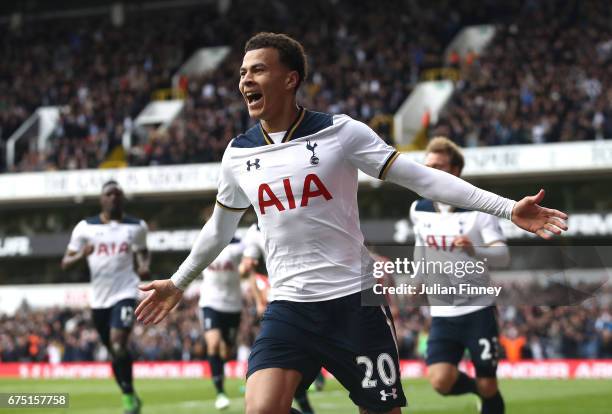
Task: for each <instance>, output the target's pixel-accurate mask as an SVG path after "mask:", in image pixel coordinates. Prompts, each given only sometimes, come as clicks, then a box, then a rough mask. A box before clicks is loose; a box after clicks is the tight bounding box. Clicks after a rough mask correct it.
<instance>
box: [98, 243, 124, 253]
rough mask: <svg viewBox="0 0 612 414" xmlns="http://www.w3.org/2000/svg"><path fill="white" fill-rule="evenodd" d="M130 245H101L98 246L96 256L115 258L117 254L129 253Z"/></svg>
mask: <svg viewBox="0 0 612 414" xmlns="http://www.w3.org/2000/svg"><path fill="white" fill-rule="evenodd" d="M129 252H130V245H129V244H128V243H127V242H123V243H99V244H98V245H96V255H98V256H114V255H116V254H122V253H129Z"/></svg>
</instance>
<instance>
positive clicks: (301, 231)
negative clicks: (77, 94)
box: [136, 33, 566, 414]
mask: <svg viewBox="0 0 612 414" xmlns="http://www.w3.org/2000/svg"><path fill="white" fill-rule="evenodd" d="M305 76H306V59H305V55H304V51H303V48H302V46H301V45H300V44H299V43H298V42H297V41H295V40H293V39H291V38H289V37H288V36H285V35H282V34H274V33H260V34H258V35H256V36H254V37H252V38H251V39H250V40H249V41H248V42H247V44H246V46H245V55H244V58H243V62H242V66H241V68H240V83H239V89H240V92H241V93H242V95H243V97H244V99H245V103H246V105H247V107H248V110H249V114H250V115H251V117H253V118H255V119H258V120H259V122H258V123H257V124H256V125H255V126H254V127H253V128H251V129H249V130H248V131H246V132H245V133H244V134H241V135H239V136H238V137H236V138H235V139H233V140H232V141H231V142H230V144H229V146H228V148H227V149H226V151H225V154H224V157H223V160H222V163H221V173H220V180H219V189H218V194H217V206H216V208H215V210H214V212H213V215H212V218H211V220H209V221H208V222H207V223H206V225H205V226H204V227H203V229H202V231H201V233H200V235H199V236H198V238H197V240H196V242H195V244H194V246H193V248H192V250H191V253H190V254H189V256H188V257H187V259H186V260H185V261H184V262H183V264H181V266H180V267H179V269H178V270H177V272H176V273H175V274H174V275H173V276H172V277H171V279H168V280H158V281H154V282H152V283H150V284H147V285H145V286H143V287H142V289H143V290H145V291H151V293H150V295H149V296H147V297H146V298H145V299H144V300H143V302H142V303H141V304H140V305H139V307H138V308H137V310H136V314H137V316H138V318H139V320H141V321H143V322H144V323H158V322H159V321H161V320H162V319H163V318H164V317H165V316H166V315H167V314H168V312H169V311H170V310H171V309H172V308H173V307H174V306H175V305H176V304H177V303H178V301H179V300H180V299H181V297H182V294H183V290H184V289H185V288H186V287H187V286H188V284H189V283H190V282H191V281H192V280H193V279H194V278H195V277H197V275H198V274H199V273H200V272H201V270H202V269H203V268H204V267H206V266H207V265H208V264H209V263H210V262H212V260H213V259H214V258H215V257H216V256H217V255H218V253H219V252H220V251H221V250H222V249H223V247H224V246H225V245H226V244H227V243H228V242H229V241H230V239H231V238H232V236H233V234H234V231H235V229H236V227H237V225H238V222H239V221H240V218H241V217H242V215H243V213H244V211H245V210H246V209H247V208H248V207H249V206H250V205H253V207H254V209H255V212H256V214H257V216H258V221H259V226H260V228H261V231H262V233H263V236H264V240H265V251H266V264H267V268H268V273H269V277H270V283H271V286H272V288H271V290H272V292H271V296H272V298H271V299H272V302H271V303H270V304H269V305H268V308H267V310H266V312H265V314H264V317H263V321H262V329H261V332H260V335H259V336H258V338H257V340H256V341H255V344H254V346H253V349H252V352H251V355H250V357H249V368H248V373H247V390H246V412H247V413H249V414H253V413H275V414H278V413H280V414H282V413H289V412H291V410H292V409H291V408H290V407H291V402H292V398H293V395H294V394H295V391H296V390H297V389H298V388H300V389H301V388H303V387H307V386H308V385H309V384H310V383H311V382H312V380H313V378H314V377H315V376H316V374H317V373H318V371H319V369H320V368H321V366H324V367H325V368H327V370H329V371H330V372H331V373H332V374H333V375H334V376H335V377H336V378H337V379H338V380H339V381H340V383H342V385H343V386H344V387H346V388H347V389H348V390H349V392H350V393H349V397H350V398H351V399H352V400H353V402H354V403H355V404H356V405H357V406H359V410H360V412H361V413H374V412H376V413H399V412H401V411H400V407H401V406H404V405H405V403H406V400H405V397H404V394H403V390H402V386H401V382H400V375H399V374H400V373H399V363H398V354H397V347H396V343H395V341H394V331H393V324H392V321H391V318H390V315H389V312H388V307H369V306H362V305H361V291H362V290H367V289H369V288H370V287H371V286H372V285H373V284H374V278H373V276H372V267H371V264H372V260H371V258H370V256H369V254H368V253H367V250H366V249H365V247H364V245H363V235H362V233H361V230H360V228H359V215H358V209H357V185H358V181H357V172H358V170H362V171H363V172H365V173H366V174H368V175H370V176H372V177H376V178H379V179H382V180H388V181H391V182H393V183H397V184H400V185H402V186H404V187H407V188H410V189H412V190H414V191H416V192H418V193H419V194H421V195H422V196H424V197H427V198H429V199H434V200H440V201H443V202H445V203H449V204H453V205H458V206H460V207H463V208H470V209H476V210H481V211H485V212H487V213H491V214H495V215H497V216H501V217H505V218H508V219H510V218H511V219H512V220H513V221H514V222H515V223H516V224H517V225H519V226H520V227H522V228H525V229H527V230H529V231H532V232H535V233H537V234H540V235H542V236H543V237H550V235H549V234H547V233H546V231H545V230H548V231H551V232H553V233H560V232H561V230H562V229H565V228H566V225H565V223H564V222H563V221H562V219H565V218H566V215H565V214H564V213H562V212H559V211H556V210H550V209H546V208H543V207H540V206H539V205H538V204H537V203H538V202H540V201H541V200H542V197H543V192H542V193H540V194H538V195H537V196H533V197H526V198H524V199H523V200H521V201H519V202H518V203H517V202H515V201H512V200H508V199H505V198H503V197H500V196H498V195H495V194H492V193H490V192H487V191H483V190H480V189H478V188H476V187H474V186H472V185H470V184H468V183H466V182H465V181H463V180H461V179H459V178H457V177H454V176H452V175H450V174H447V173H445V172H442V171H438V170H435V169H432V168H428V167H425V166H422V165H420V164H417V163H415V162H412V161H410V160H409V159H408V157H405V156H402V155H400V154H399V153H398V152H397V151H396V150H395V149H394V148H393V147H390V146H388V145H387V144H385V143H384V141H383V140H382V139H380V138H379V137H378V136H377V135H376V133H375V132H374V131H372V130H371V129H370V128H369V127H368V126H367V125H365V124H363V123H361V122H358V121H355V120H353V119H351V118H350V117H348V116H346V115H330V114H323V113H318V112H312V111H309V110H306V109H304V108H302V107H300V106H298V104H297V98H296V93H297V90H298V88H299V86H300V84H301V83H302V81H303V80H304V79H305Z"/></svg>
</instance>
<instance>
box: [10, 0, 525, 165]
mask: <svg viewBox="0 0 612 414" xmlns="http://www.w3.org/2000/svg"><path fill="white" fill-rule="evenodd" d="M253 3H255V4H253ZM450 4H452V10H453V11H452V13H450V14H449V16H448V19H445V20H444V22H443V23H441V22H440V20H439V18H438V16H439V13H440V12H441V11H443V10H447V9H448V8H450ZM248 5H249V9H250V10H252V11H255V12H254V13H249V14H248V15H245V14H244V13H242V10H243V8H244V7H245V2H244V1H233V2H231V3H230V7H229V9H227V10H225V11H221V10H219V9H217V8H216V7H214V5H205V4H204V5H199V6H197V8H183V9H180V8H179V9H170V10H164V11H163V12H156V13H153V12H151V11H147V12H144V11H136V12H129V13H127V14H126V22H125V23H124V24H123V25H122V26H115V25H112V24H111V23H110V22H109V18H108V16H103V17H98V18H94V17H90V18H80V19H78V20H77V19H74V18H73V19H54V20H49V21H29V20H27V19H24V21H23V22H22V23H21V24H20V25H16V24H13V23H12V22H11V21H10V20H8V19H6V20H4V21H3V22H2V21H0V38H2V41H1V42H0V50H1V51H2V55H3V56H4V57H5V59H3V62H2V63H0V121H1V122H0V125H2V128H1V131H0V137H1V142H2V143H3V144H4V143H5V141H6V139H7V138H8V137H9V136H10V135H11V134H12V133H13V132H14V131H15V130H16V129H17V128H18V127H19V125H21V124H22V123H23V122H24V121H25V120H26V119H27V118H28V117H29V116H30V115H31V114H32V113H33V112H34V111H35V110H36V108H38V107H39V106H43V105H59V106H61V107H62V108H63V109H62V110H61V116H60V121H59V123H58V126H57V128H56V129H55V131H54V132H53V134H52V137H51V138H50V141H49V145H48V147H47V148H45V149H44V150H42V151H37V150H36V148H31V150H30V151H28V150H24V151H25V152H24V153H23V154H22V156H20V157H19V160H18V163H17V165H16V166H15V167H13V168H12V169H11V171H36V170H49V169H79V168H95V167H97V166H99V165H100V163H102V162H103V161H104V160H105V159H106V158H107V156H108V155H109V152H110V151H111V150H112V149H113V148H114V147H116V146H118V145H119V144H120V143H121V142H122V138H123V135H124V134H132V135H133V140H132V142H133V144H134V145H133V147H132V148H131V150H130V151H129V154H127V161H128V162H129V164H130V165H160V164H176V163H190V162H207V161H217V160H219V159H220V156H221V153H222V151H223V149H224V148H225V146H226V145H227V142H228V140H229V139H230V138H231V137H233V136H235V135H236V134H237V133H238V132H240V131H242V130H244V129H245V128H246V127H247V126H248V124H249V122H250V120H249V119H248V116H247V113H246V111H245V109H244V104H243V102H242V99H241V98H240V96H239V94H238V91H237V87H236V83H237V74H236V73H237V70H236V68H237V67H238V66H239V63H240V59H241V56H242V45H243V43H244V41H245V40H246V39H247V38H248V36H249V35H250V34H252V33H254V32H257V31H259V30H269V31H287V32H288V33H289V34H292V35H295V36H297V37H298V38H300V39H301V40H302V41H303V43H304V45H305V47H306V48H307V51H308V52H309V60H310V63H311V67H312V68H314V71H313V73H312V74H311V76H310V77H309V79H308V80H307V83H306V85H305V88H303V97H302V98H303V99H302V102H303V103H304V105H305V106H306V107H308V108H311V109H314V110H321V111H329V112H332V113H340V112H342V113H347V114H349V115H351V116H354V117H356V118H358V119H361V120H363V121H365V122H369V123H370V124H372V125H373V126H374V127H375V129H377V131H378V132H379V133H380V134H381V135H382V136H383V137H384V138H385V139H386V140H388V141H390V140H391V136H390V131H391V124H390V119H389V117H388V115H389V114H392V113H393V112H395V110H397V108H398V107H399V105H400V104H401V103H402V102H403V100H404V99H405V98H406V97H407V96H408V94H409V93H410V91H411V90H412V87H413V86H414V84H415V83H416V82H417V81H418V80H419V77H420V74H421V72H422V71H423V70H424V69H427V68H433V67H440V66H443V65H444V62H443V51H444V48H445V46H446V45H447V44H448V43H449V42H450V40H451V39H452V37H453V36H454V35H455V34H456V33H457V31H458V30H459V29H460V28H461V27H463V26H465V25H468V24H474V23H483V22H487V21H503V20H504V19H507V17H508V16H512V15H513V13H515V12H516V10H518V9H519V8H520V7H519V5H520V2H515V3H512V4H510V5H507V4H504V5H500V4H494V3H493V2H490V3H487V4H486V5H484V6H483V7H481V8H479V9H478V10H474V9H473V8H472V7H470V2H468V1H461V2H456V1H455V2H451V1H441V2H436V3H435V4H432V3H431V2H425V1H422V0H413V1H410V2H403V1H399V0H394V1H393V2H392V4H390V3H388V2H386V3H384V4H383V3H380V2H361V3H358V4H355V3H354V2H350V1H346V0H342V1H332V2H330V1H328V0H318V1H315V2H308V3H303V4H295V5H292V6H291V8H289V7H288V6H287V4H286V3H284V2H281V1H274V2H267V1H261V0H260V1H257V2H253V1H250V2H249V4H248ZM391 11H392V12H391ZM377 27H384V28H385V30H375V29H374V28H377ZM214 45H229V46H230V47H231V50H232V52H231V54H230V55H229V57H228V58H227V59H226V60H225V61H224V62H223V64H222V65H221V66H220V67H219V68H218V69H217V70H215V71H214V72H213V73H211V74H208V75H206V76H203V77H196V78H191V79H184V82H179V85H180V88H181V89H183V91H182V92H183V93H185V94H186V100H185V109H184V112H183V115H182V116H181V117H180V118H179V119H178V120H177V121H176V122H175V123H174V124H173V125H171V126H170V128H168V129H167V130H149V129H144V128H134V119H135V117H136V115H137V114H138V113H139V112H140V111H141V110H142V109H143V108H144V106H145V105H146V103H147V102H148V101H149V100H150V99H151V97H152V94H153V92H154V91H156V90H158V89H160V88H168V87H170V86H171V78H172V75H173V74H174V73H175V72H176V70H177V69H178V67H179V66H180V65H181V64H182V63H183V62H184V61H185V60H186V59H187V58H188V57H189V56H190V55H191V53H193V52H194V51H195V50H196V49H197V48H200V47H205V46H214ZM321 45H333V47H321ZM4 158H5V157H4V156H2V157H0V159H1V160H0V163H3V162H4ZM4 169H6V166H3V165H2V164H0V170H4Z"/></svg>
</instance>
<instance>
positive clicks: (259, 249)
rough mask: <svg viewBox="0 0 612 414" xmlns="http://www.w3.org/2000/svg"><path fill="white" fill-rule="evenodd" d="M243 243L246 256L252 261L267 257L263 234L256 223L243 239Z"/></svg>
mask: <svg viewBox="0 0 612 414" xmlns="http://www.w3.org/2000/svg"><path fill="white" fill-rule="evenodd" d="M242 243H243V244H244V253H243V254H244V256H246V257H250V258H252V259H261V258H262V257H264V256H265V254H266V251H265V243H264V238H263V234H262V233H261V231H260V230H259V226H258V225H257V224H256V223H255V224H252V225H251V227H249V229H248V230H247V232H246V234H245V235H244V237H243V238H242Z"/></svg>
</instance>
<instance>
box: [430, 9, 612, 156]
mask: <svg viewBox="0 0 612 414" xmlns="http://www.w3.org/2000/svg"><path fill="white" fill-rule="evenodd" d="M611 18H612V9H610V7H608V5H607V4H606V3H605V2H601V1H597V0H572V1H567V2H564V3H563V4H560V3H559V2H557V1H554V0H544V1H539V2H527V3H525V5H524V8H523V10H521V12H520V13H518V14H517V15H516V16H513V18H512V20H511V22H510V23H509V24H505V25H503V26H499V27H498V29H497V34H496V36H495V38H494V40H493V41H492V43H491V45H490V46H489V47H488V49H487V50H486V51H485V52H484V53H482V54H481V56H479V57H478V60H477V62H474V56H470V57H469V59H470V60H472V62H473V63H472V64H470V65H466V67H465V69H464V70H465V72H464V75H465V79H464V80H463V81H461V82H459V83H458V84H457V92H456V93H455V96H454V98H453V100H452V101H451V103H450V104H449V106H448V107H447V108H446V110H445V114H444V115H443V116H442V118H441V120H440V122H439V123H438V125H437V127H436V128H434V129H433V131H432V136H436V135H447V136H452V137H453V138H454V139H456V140H457V142H458V143H460V144H461V145H465V146H486V145H514V144H527V143H545V142H557V141H580V140H592V139H605V138H612V99H611V97H612V95H611V92H610V91H611V90H612V74H611V73H610V71H609V70H608V69H607V68H608V67H609V65H610V61H611V59H612V53H611V51H610V50H611V49H610V48H606V47H605V45H606V44H609V39H611V38H612V26H611V25H610V23H609V22H610V19H611ZM466 59H467V56H466Z"/></svg>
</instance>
